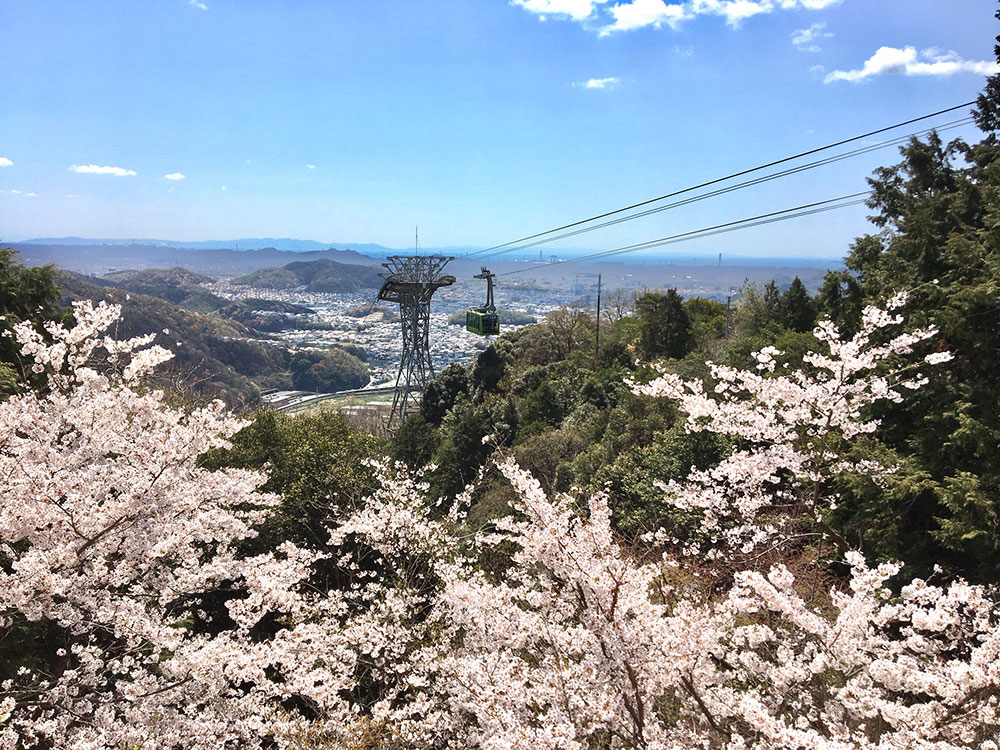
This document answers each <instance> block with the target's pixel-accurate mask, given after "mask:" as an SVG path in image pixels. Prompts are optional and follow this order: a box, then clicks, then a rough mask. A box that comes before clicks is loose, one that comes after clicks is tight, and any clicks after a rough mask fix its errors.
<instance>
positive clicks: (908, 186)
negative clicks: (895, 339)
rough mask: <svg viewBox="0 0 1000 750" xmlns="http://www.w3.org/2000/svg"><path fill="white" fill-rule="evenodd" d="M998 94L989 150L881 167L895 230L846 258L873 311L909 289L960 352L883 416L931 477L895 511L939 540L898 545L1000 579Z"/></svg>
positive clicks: (879, 185) (955, 147)
mask: <svg viewBox="0 0 1000 750" xmlns="http://www.w3.org/2000/svg"><path fill="white" fill-rule="evenodd" d="M998 91H1000V78H998V77H997V76H994V77H992V78H991V79H990V80H989V82H988V84H987V89H986V93H985V95H984V97H983V98H981V100H980V104H979V107H977V110H976V116H977V118H978V122H979V123H980V124H981V125H982V126H983V127H984V128H987V129H988V130H987V132H986V137H985V139H984V140H983V141H982V142H981V143H979V144H977V145H974V146H969V145H967V144H965V143H964V142H962V141H953V142H952V143H949V144H945V143H944V142H943V141H942V140H941V138H940V137H938V135H937V134H935V133H932V134H931V135H930V136H929V137H928V138H927V139H926V140H925V141H919V140H916V139H913V140H911V141H910V143H909V144H908V145H907V146H905V147H903V148H902V149H901V154H902V157H903V159H902V161H901V162H900V163H899V164H897V165H895V166H891V167H884V168H881V169H879V170H877V171H876V173H875V178H874V179H872V180H870V182H871V185H872V190H873V192H872V197H871V199H870V201H869V206H870V207H871V209H872V210H873V216H872V220H873V221H874V222H875V224H876V225H877V226H879V227H882V228H884V229H885V230H887V231H886V232H884V233H883V234H880V235H869V236H867V237H862V238H860V239H859V240H858V241H857V242H856V243H855V244H854V246H853V247H852V248H851V253H850V255H849V256H848V259H847V265H848V267H849V268H850V269H851V270H852V271H853V272H854V273H855V274H857V277H858V279H859V281H860V285H861V291H862V297H863V301H864V303H866V304H870V303H875V302H878V301H881V300H884V299H885V298H887V297H889V296H891V295H892V294H894V293H896V292H899V291H904V290H907V291H909V292H910V301H909V304H908V305H907V308H906V313H907V316H908V323H909V324H910V325H914V326H924V325H928V324H933V325H936V326H938V327H939V328H940V330H941V334H940V336H939V337H938V339H937V340H936V341H935V342H934V345H935V346H937V347H939V348H941V349H947V350H949V351H951V352H953V353H954V355H955V357H954V359H953V360H952V361H951V362H949V363H947V364H945V365H942V366H939V367H936V368H934V370H935V373H934V375H933V376H932V377H931V380H930V383H929V384H928V385H927V386H925V387H924V388H922V389H921V390H919V391H917V392H916V393H914V394H912V395H911V396H910V397H909V398H908V399H907V401H906V403H905V405H903V406H901V407H890V408H887V409H885V410H884V411H883V413H882V414H880V415H879V416H881V417H882V420H883V425H884V427H883V430H882V432H881V435H882V437H883V439H884V440H885V442H886V443H887V445H888V446H889V447H890V448H891V449H893V450H895V451H897V452H898V453H899V454H900V455H901V456H903V457H904V458H906V459H907V460H908V461H909V462H910V464H911V465H912V466H913V467H915V468H914V469H913V471H912V472H911V475H912V476H914V477H917V476H919V477H920V478H921V479H920V481H919V482H914V483H913V488H915V489H913V490H912V491H911V492H910V494H909V495H908V498H909V499H908V500H907V504H904V505H901V506H895V507H894V508H892V509H891V511H892V512H895V513H896V514H898V515H899V516H900V519H901V522H902V523H903V524H904V525H906V526H907V527H914V528H923V531H924V533H925V534H926V535H927V538H931V539H933V540H934V544H933V545H927V544H924V545H921V546H920V548H919V549H916V550H915V549H913V545H912V544H909V543H908V542H906V541H904V540H901V541H900V542H899V543H898V544H897V546H898V547H899V548H900V549H901V550H902V552H901V554H902V556H903V558H904V559H905V560H907V561H911V562H912V563H913V564H914V565H915V566H922V567H923V568H926V567H927V566H928V565H929V564H930V563H931V561H933V560H935V559H941V560H946V561H948V562H949V563H950V564H951V566H952V568H953V569H954V570H955V571H957V572H960V573H962V574H963V575H965V576H967V577H969V578H972V579H975V580H990V581H996V580H1000V526H998V520H997V516H998V510H1000V450H998V449H997V446H998V445H1000V399H998V398H997V394H998V393H1000V368H998V367H997V366H996V357H997V351H998V349H1000V304H998V302H997V300H998V299H1000V146H998V144H997V140H996V135H997V133H996V131H995V130H993V128H996V127H997V118H996V112H997V107H998V103H997V101H996V98H995V97H996V95H997V92H998ZM959 157H964V158H963V159H959ZM857 505H858V506H859V507H860V503H858V504H857ZM859 512H860V511H859Z"/></svg>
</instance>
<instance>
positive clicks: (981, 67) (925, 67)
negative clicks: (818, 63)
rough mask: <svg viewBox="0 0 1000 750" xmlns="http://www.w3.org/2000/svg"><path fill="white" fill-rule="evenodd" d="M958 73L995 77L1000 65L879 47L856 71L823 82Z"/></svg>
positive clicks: (833, 75) (836, 74)
mask: <svg viewBox="0 0 1000 750" xmlns="http://www.w3.org/2000/svg"><path fill="white" fill-rule="evenodd" d="M956 73H978V74H979V75H984V76H986V75H993V74H994V73H1000V65H998V64H997V63H996V62H993V61H992V60H963V59H962V58H961V57H959V56H958V55H957V54H956V53H955V52H950V51H949V52H945V51H943V50H939V49H934V48H931V49H925V50H921V51H920V52H919V53H918V52H917V50H916V48H915V47H904V48H903V49H899V48H897V47H879V48H878V50H876V52H875V54H874V55H872V56H871V57H869V58H868V59H867V60H865V62H864V65H862V66H861V67H860V68H859V69H857V70H835V71H833V72H832V73H830V74H829V75H828V76H827V77H826V78H824V79H823V81H824V83H832V82H833V81H849V82H850V83H857V82H858V81H863V80H865V79H866V78H872V77H873V76H879V75H887V74H888V75H905V76H950V75H955V74H956Z"/></svg>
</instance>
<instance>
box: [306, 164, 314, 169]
mask: <svg viewBox="0 0 1000 750" xmlns="http://www.w3.org/2000/svg"><path fill="white" fill-rule="evenodd" d="M306 169H316V165H315V164H306Z"/></svg>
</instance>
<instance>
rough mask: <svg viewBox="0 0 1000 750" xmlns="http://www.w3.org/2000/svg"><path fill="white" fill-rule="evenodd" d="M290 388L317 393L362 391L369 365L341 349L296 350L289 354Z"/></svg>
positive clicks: (366, 380) (366, 382) (367, 377)
mask: <svg viewBox="0 0 1000 750" xmlns="http://www.w3.org/2000/svg"><path fill="white" fill-rule="evenodd" d="M290 369H291V371H292V385H293V386H294V387H295V388H297V389H298V390H302V391H315V392H317V393H336V392H337V391H345V390H350V389H352V388H361V387H363V386H365V385H367V384H368V381H369V380H370V377H369V375H368V366H367V365H366V364H365V363H364V362H362V361H361V360H360V359H358V358H357V357H355V356H354V355H353V354H349V353H347V352H346V351H344V350H343V349H340V348H336V347H335V348H331V349H327V350H325V351H312V350H307V351H298V352H295V353H294V354H293V355H292V358H291V364H290Z"/></svg>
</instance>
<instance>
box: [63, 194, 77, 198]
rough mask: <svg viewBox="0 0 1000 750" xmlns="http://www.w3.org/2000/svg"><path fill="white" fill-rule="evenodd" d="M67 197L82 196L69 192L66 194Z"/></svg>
mask: <svg viewBox="0 0 1000 750" xmlns="http://www.w3.org/2000/svg"><path fill="white" fill-rule="evenodd" d="M66 197H67V198H79V197H80V196H79V195H77V194H76V193H68V194H67V195H66Z"/></svg>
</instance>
